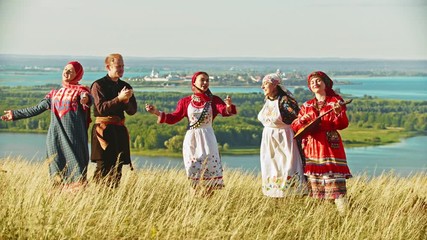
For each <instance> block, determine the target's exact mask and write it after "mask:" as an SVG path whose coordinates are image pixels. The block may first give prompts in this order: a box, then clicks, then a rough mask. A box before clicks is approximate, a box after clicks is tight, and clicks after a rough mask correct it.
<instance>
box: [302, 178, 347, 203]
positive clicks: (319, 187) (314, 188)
mask: <svg viewBox="0 0 427 240" xmlns="http://www.w3.org/2000/svg"><path fill="white" fill-rule="evenodd" d="M307 177H308V187H309V190H310V196H311V197H313V198H318V199H338V198H342V197H344V196H345V195H346V193H347V187H346V178H345V177H344V176H326V175H325V176H315V175H308V176H307Z"/></svg>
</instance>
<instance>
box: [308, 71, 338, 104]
mask: <svg viewBox="0 0 427 240" xmlns="http://www.w3.org/2000/svg"><path fill="white" fill-rule="evenodd" d="M314 77H318V78H320V79H321V80H322V81H323V82H324V83H325V87H326V88H325V92H326V96H331V97H337V98H338V99H340V100H342V98H341V96H340V95H338V94H337V93H336V92H335V91H334V90H333V89H332V87H333V86H334V82H333V81H332V79H331V78H330V77H329V76H328V75H326V73H324V72H322V71H315V72H312V73H310V74H309V75H308V77H307V85H308V88H309V89H310V91H311V88H310V80H311V79H312V78H314Z"/></svg>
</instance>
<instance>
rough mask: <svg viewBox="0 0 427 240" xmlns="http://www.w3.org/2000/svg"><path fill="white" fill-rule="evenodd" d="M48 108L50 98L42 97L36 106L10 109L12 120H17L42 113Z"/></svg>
mask: <svg viewBox="0 0 427 240" xmlns="http://www.w3.org/2000/svg"><path fill="white" fill-rule="evenodd" d="M49 108H50V99H48V98H44V99H43V100H41V101H40V103H39V104H37V105H36V106H33V107H28V108H23V109H19V110H13V111H12V116H13V120H19V119H23V118H29V117H33V116H37V115H39V114H41V113H43V112H44V111H46V110H48V109H49Z"/></svg>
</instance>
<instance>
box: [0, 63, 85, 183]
mask: <svg viewBox="0 0 427 240" xmlns="http://www.w3.org/2000/svg"><path fill="white" fill-rule="evenodd" d="M83 73H84V71H83V67H82V65H81V64H80V63H79V62H76V61H72V62H69V63H67V65H66V66H65V67H64V70H63V72H62V88H60V89H59V90H52V91H50V92H49V93H48V94H47V95H46V96H45V98H43V99H42V100H41V101H40V103H39V104H37V105H36V106H33V107H28V108H24V109H19V110H7V111H4V113H5V114H4V115H3V116H1V119H2V120H3V121H12V120H19V119H23V118H29V117H33V116H36V115H39V114H41V113H43V112H44V111H46V110H48V109H50V110H51V120H50V126H49V130H48V133H47V139H46V144H47V158H48V159H49V162H50V164H49V172H50V176H51V177H52V179H53V180H54V183H55V184H56V185H61V186H63V187H64V188H65V189H67V190H75V189H78V188H80V187H81V186H83V185H84V184H85V183H86V172H87V166H88V163H89V149H88V135H87V128H88V125H89V123H90V112H89V105H90V104H91V102H92V100H91V96H90V91H89V89H88V88H87V87H85V86H82V85H80V84H79V81H80V80H81V79H82V77H83Z"/></svg>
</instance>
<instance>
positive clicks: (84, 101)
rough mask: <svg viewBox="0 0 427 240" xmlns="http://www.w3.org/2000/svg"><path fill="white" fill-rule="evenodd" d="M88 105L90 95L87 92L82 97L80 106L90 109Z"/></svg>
mask: <svg viewBox="0 0 427 240" xmlns="http://www.w3.org/2000/svg"><path fill="white" fill-rule="evenodd" d="M88 103H89V95H88V94H87V93H86V92H84V93H82V95H81V97H80V104H81V105H83V106H85V107H88V105H87V104H88Z"/></svg>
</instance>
